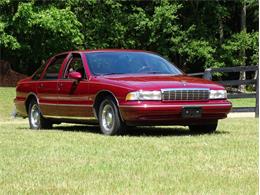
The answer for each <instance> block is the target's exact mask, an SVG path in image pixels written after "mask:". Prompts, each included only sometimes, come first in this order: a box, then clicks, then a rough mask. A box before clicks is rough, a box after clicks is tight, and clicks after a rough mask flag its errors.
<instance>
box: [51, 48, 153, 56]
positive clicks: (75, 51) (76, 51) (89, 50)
mask: <svg viewBox="0 0 260 195" xmlns="http://www.w3.org/2000/svg"><path fill="white" fill-rule="evenodd" d="M93 52H145V53H155V52H152V51H145V50H138V49H86V50H72V51H64V52H61V53H57V54H56V55H54V56H58V55H62V54H68V53H93Z"/></svg>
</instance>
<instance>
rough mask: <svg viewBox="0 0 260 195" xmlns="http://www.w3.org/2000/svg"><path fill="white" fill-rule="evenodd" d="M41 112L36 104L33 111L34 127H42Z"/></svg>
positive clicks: (32, 121)
mask: <svg viewBox="0 0 260 195" xmlns="http://www.w3.org/2000/svg"><path fill="white" fill-rule="evenodd" d="M40 117H41V116H40V111H39V108H38V106H37V105H36V104H34V105H33V106H32V109H31V124H32V126H33V127H35V128H38V127H39V126H40Z"/></svg>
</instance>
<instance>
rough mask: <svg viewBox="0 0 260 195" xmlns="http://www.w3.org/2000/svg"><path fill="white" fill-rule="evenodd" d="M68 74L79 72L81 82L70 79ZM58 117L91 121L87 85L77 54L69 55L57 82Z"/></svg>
mask: <svg viewBox="0 0 260 195" xmlns="http://www.w3.org/2000/svg"><path fill="white" fill-rule="evenodd" d="M70 72H79V73H81V75H82V79H81V80H75V79H70V78H69V77H68V75H69V73H70ZM58 93H59V99H58V101H59V102H58V104H59V105H60V106H59V115H60V116H62V117H64V118H69V119H92V118H91V117H92V116H93V110H92V105H91V101H90V98H89V83H88V80H87V76H86V72H85V69H84V65H83V62H82V58H81V55H80V54H79V53H71V54H70V59H69V60H68V62H67V64H66V65H65V66H64V68H63V75H62V78H61V79H59V82H58Z"/></svg>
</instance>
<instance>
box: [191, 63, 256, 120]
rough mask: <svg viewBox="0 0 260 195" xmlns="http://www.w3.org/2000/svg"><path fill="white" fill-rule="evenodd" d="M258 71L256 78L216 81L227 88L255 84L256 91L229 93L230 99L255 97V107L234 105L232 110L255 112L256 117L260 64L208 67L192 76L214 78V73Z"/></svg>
mask: <svg viewBox="0 0 260 195" xmlns="http://www.w3.org/2000/svg"><path fill="white" fill-rule="evenodd" d="M252 71H253V72H256V71H257V78H256V79H249V80H225V81H216V82H218V83H220V84H222V85H224V86H225V87H226V88H227V87H229V86H240V85H255V88H256V91H255V92H253V93H228V99H240V98H255V99H256V105H255V107H233V108H232V112H255V117H258V116H259V79H258V77H259V71H258V66H238V67H225V68H208V69H206V70H205V71H204V72H199V73H191V74H188V75H190V76H201V77H203V78H205V79H208V80H212V75H213V74H214V73H230V72H252Z"/></svg>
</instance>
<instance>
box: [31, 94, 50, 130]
mask: <svg viewBox="0 0 260 195" xmlns="http://www.w3.org/2000/svg"><path fill="white" fill-rule="evenodd" d="M28 118H29V125H30V128H31V129H51V128H52V123H51V121H49V120H48V119H45V118H44V117H43V116H42V114H41V111H40V108H39V105H38V104H37V101H36V100H34V99H33V100H31V102H30V104H29V109H28Z"/></svg>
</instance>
